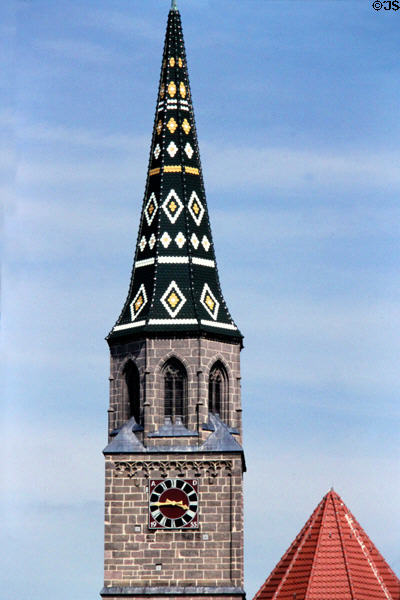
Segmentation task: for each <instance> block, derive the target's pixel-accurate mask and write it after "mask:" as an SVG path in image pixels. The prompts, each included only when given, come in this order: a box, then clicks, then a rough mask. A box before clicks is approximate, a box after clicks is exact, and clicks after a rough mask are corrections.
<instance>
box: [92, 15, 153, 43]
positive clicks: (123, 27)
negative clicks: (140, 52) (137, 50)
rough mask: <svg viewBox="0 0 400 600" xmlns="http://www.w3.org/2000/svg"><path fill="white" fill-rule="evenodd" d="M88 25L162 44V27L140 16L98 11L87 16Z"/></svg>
mask: <svg viewBox="0 0 400 600" xmlns="http://www.w3.org/2000/svg"><path fill="white" fill-rule="evenodd" d="M86 25H87V26H89V27H90V26H91V27H97V28H101V29H105V30H107V31H110V32H114V33H117V34H122V35H127V36H133V35H135V36H139V37H142V38H145V39H147V40H151V41H156V42H157V43H160V31H161V26H159V27H157V26H155V25H154V22H151V21H149V20H147V19H145V18H143V17H140V16H138V15H132V14H131V15H129V17H127V15H126V13H122V12H118V11H116V10H105V9H97V10H91V11H89V12H88V14H87V19H86Z"/></svg>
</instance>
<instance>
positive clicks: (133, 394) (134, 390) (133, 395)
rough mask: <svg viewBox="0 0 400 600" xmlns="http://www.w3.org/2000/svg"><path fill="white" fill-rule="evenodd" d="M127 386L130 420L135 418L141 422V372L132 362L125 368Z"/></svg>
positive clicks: (129, 361) (137, 421)
mask: <svg viewBox="0 0 400 600" xmlns="http://www.w3.org/2000/svg"><path fill="white" fill-rule="evenodd" d="M124 376H125V384H126V391H127V404H128V416H129V418H131V417H135V421H136V423H138V424H139V423H140V422H141V414H140V378H139V371H138V368H137V366H136V365H135V363H134V362H133V361H131V360H128V362H127V363H126V365H125V368H124Z"/></svg>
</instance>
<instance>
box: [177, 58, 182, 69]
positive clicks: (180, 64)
mask: <svg viewBox="0 0 400 600" xmlns="http://www.w3.org/2000/svg"><path fill="white" fill-rule="evenodd" d="M178 65H179V66H180V67H183V61H182V59H181V58H179V59H178Z"/></svg>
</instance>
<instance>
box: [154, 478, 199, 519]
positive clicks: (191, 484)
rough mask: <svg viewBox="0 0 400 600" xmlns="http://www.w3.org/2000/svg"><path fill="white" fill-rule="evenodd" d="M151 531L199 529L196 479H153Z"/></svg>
mask: <svg viewBox="0 0 400 600" xmlns="http://www.w3.org/2000/svg"><path fill="white" fill-rule="evenodd" d="M149 489H150V494H149V528H150V529H186V528H190V529H197V528H198V526H199V524H198V503H199V500H198V491H197V480H196V479H163V480H162V479H151V480H150V488H149Z"/></svg>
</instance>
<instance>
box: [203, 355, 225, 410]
mask: <svg viewBox="0 0 400 600" xmlns="http://www.w3.org/2000/svg"><path fill="white" fill-rule="evenodd" d="M227 405H228V375H227V372H226V369H225V367H224V365H223V364H222V362H221V361H220V360H218V361H217V362H216V363H214V365H213V366H212V367H211V369H210V376H209V379H208V410H209V412H210V413H213V414H216V415H219V416H220V417H221V419H222V420H226V419H227V412H228V406H227Z"/></svg>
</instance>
